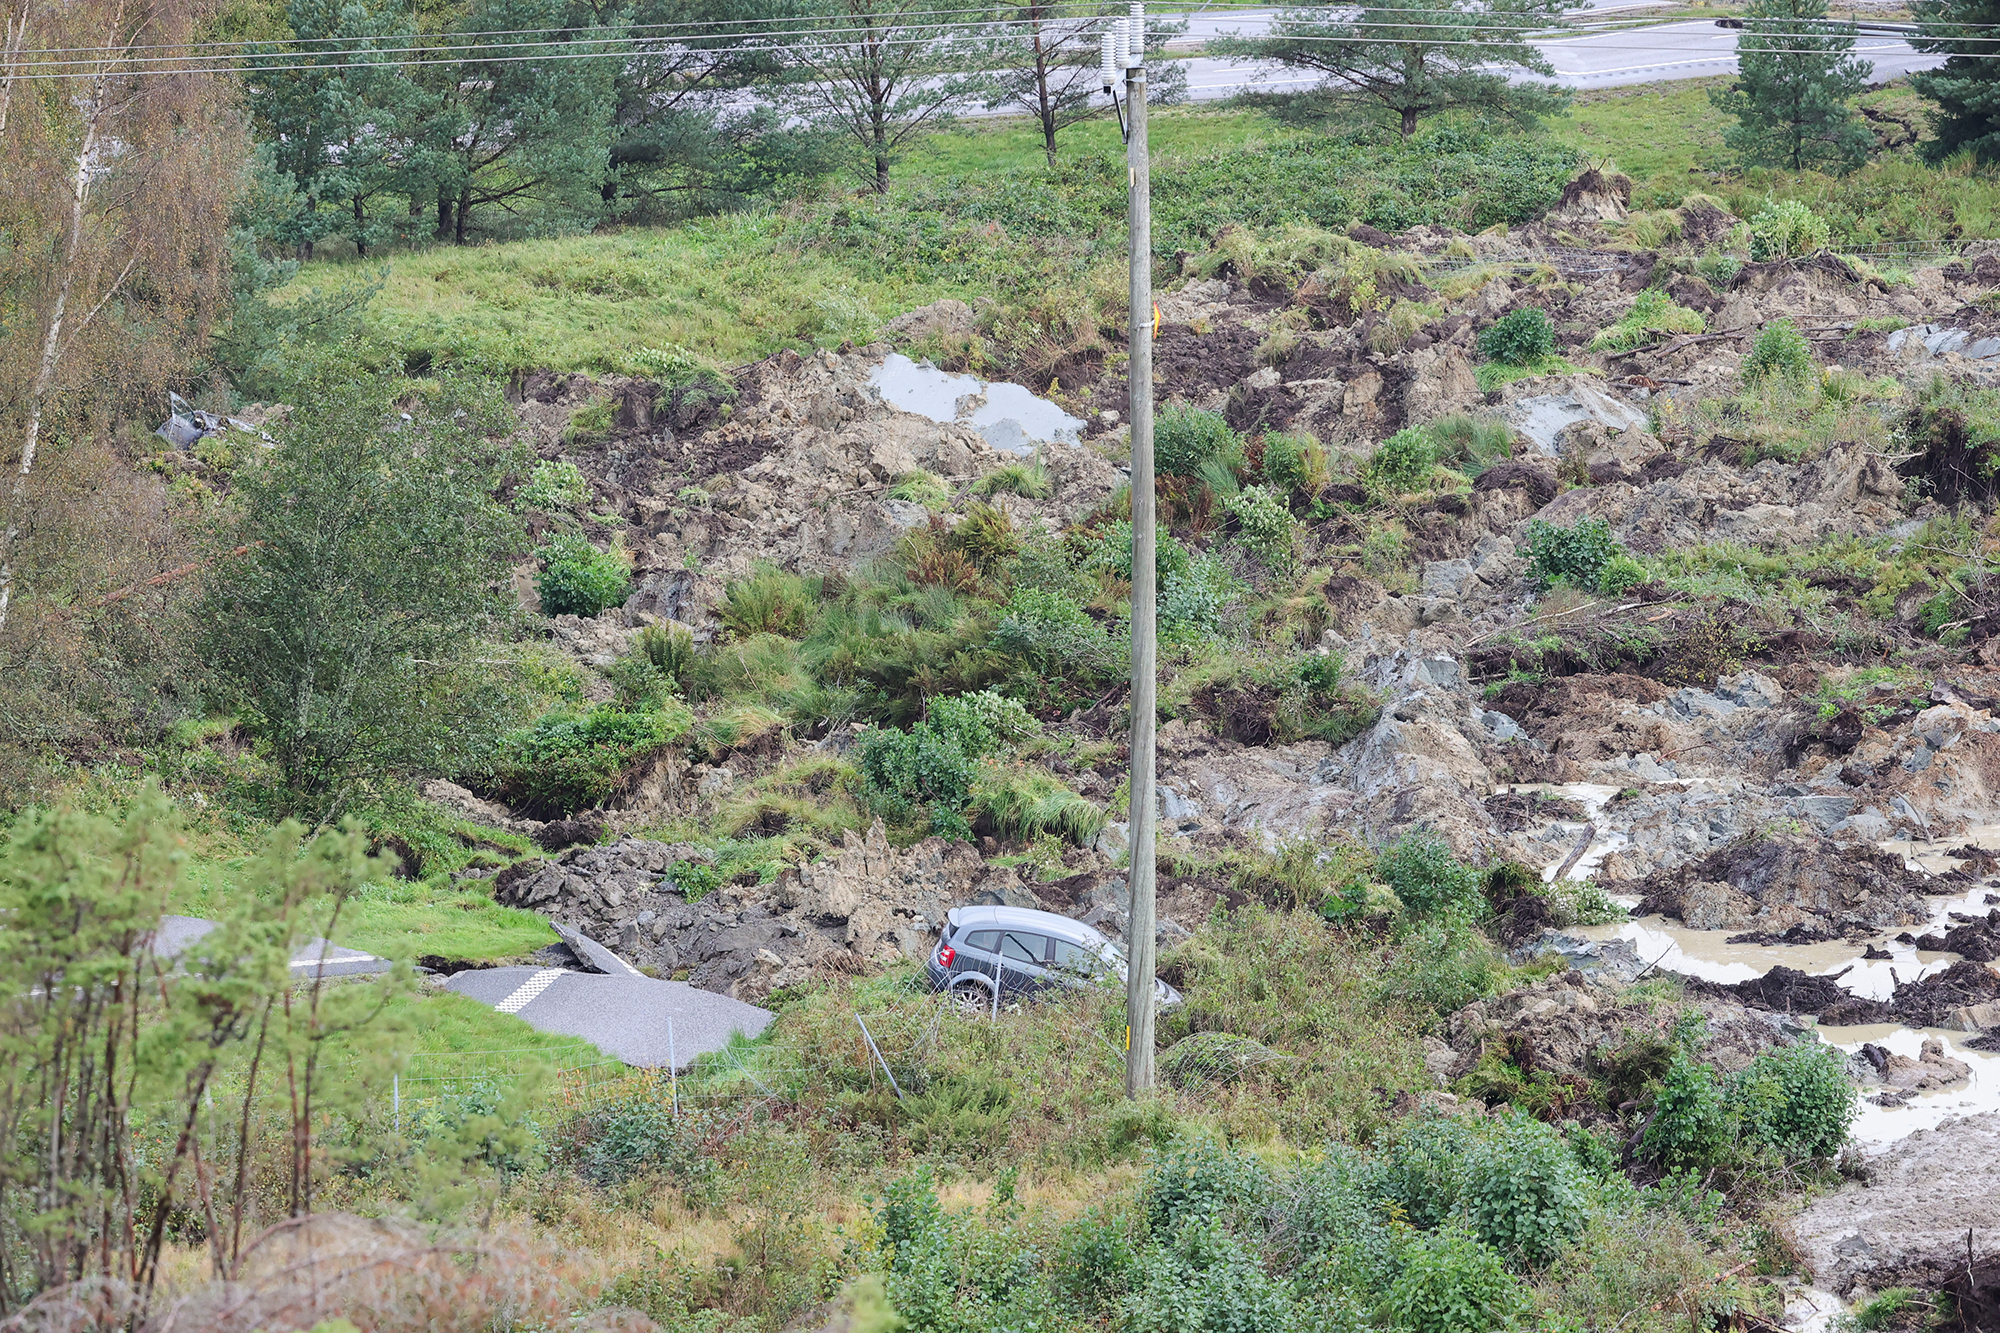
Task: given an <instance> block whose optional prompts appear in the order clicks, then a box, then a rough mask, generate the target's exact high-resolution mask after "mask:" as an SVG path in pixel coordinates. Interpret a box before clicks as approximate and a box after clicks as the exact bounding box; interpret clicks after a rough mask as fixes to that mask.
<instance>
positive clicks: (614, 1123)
mask: <svg viewBox="0 0 2000 1333" xmlns="http://www.w3.org/2000/svg"><path fill="white" fill-rule="evenodd" d="M717 1128H718V1127H717V1126H716V1125H715V1124H713V1123H711V1117H710V1115H709V1113H707V1112H704V1111H700V1110H690V1111H686V1112H683V1113H681V1114H679V1115H676V1114H675V1111H674V1107H673V1105H672V1104H671V1103H669V1102H662V1101H661V1100H660V1099H659V1097H658V1096H657V1095H655V1094H652V1093H650V1092H648V1093H642V1094H637V1095H633V1096H629V1097H626V1098H624V1099H622V1100H619V1101H616V1102H612V1103H611V1104H609V1105H607V1106H601V1107H596V1108H593V1109H592V1110H589V1111H584V1112H581V1113H579V1114H577V1115H575V1116H572V1117H570V1118H569V1119H568V1120H566V1121H564V1122H563V1123H562V1124H561V1126H560V1127H559V1128H558V1130H557V1132H556V1134H555V1135H554V1136H553V1137H554V1143H553V1144H552V1149H553V1150H552V1151H551V1153H550V1157H551V1158H552V1159H553V1160H554V1162H555V1163H556V1164H557V1165H560V1166H565V1167H568V1168H569V1169H570V1170H572V1171H574V1172H576V1174H578V1175H579V1176H581V1177H583V1178H584V1179H585V1180H588V1181H589V1182H590V1183H591V1184H593V1185H600V1186H613V1185H622V1184H624V1183H625V1182H626V1181H628V1180H631V1179H632V1178H633V1177H635V1176H638V1175H641V1174H643V1173H645V1172H660V1173H662V1174H664V1175H666V1176H668V1177H669V1178H671V1179H672V1180H674V1181H675V1183H677V1184H679V1185H680V1186H681V1187H682V1188H683V1189H689V1188H698V1187H700V1186H702V1185H703V1184H705V1183H706V1182H707V1181H708V1180H709V1179H710V1178H711V1177H712V1176H713V1174H714V1170H715V1166H716V1160H715V1156H714V1154H713V1153H710V1152H707V1151H705V1150H704V1148H705V1145H706V1143H707V1141H708V1138H709V1136H710V1135H712V1134H714V1133H715V1132H716V1130H717Z"/></svg>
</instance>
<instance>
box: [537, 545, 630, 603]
mask: <svg viewBox="0 0 2000 1333" xmlns="http://www.w3.org/2000/svg"><path fill="white" fill-rule="evenodd" d="M537 554H538V555H540V556H541V558H542V571H541V573H540V574H538V575H536V577H535V590H536V591H537V592H538V593H540V594H541V598H542V610H543V611H544V612H546V613H547V614H549V615H552V616H594V615H596V614H597V613H598V612H600V611H602V610H604V609H605V608H607V607H613V606H622V605H624V602H625V599H626V598H627V597H630V596H631V595H632V573H631V571H630V570H629V569H627V568H626V567H625V562H624V561H623V560H620V559H619V558H618V557H617V556H616V555H614V554H613V553H611V552H610V551H600V550H598V549H597V548H596V547H594V546H592V545H591V544H590V543H589V542H587V541H585V540H584V539H583V538H581V537H579V536H576V535H574V534H572V533H562V534H559V535H557V536H555V537H553V538H551V539H550V541H549V543H548V545H546V546H544V547H542V549H541V550H540V551H539V552H537Z"/></svg>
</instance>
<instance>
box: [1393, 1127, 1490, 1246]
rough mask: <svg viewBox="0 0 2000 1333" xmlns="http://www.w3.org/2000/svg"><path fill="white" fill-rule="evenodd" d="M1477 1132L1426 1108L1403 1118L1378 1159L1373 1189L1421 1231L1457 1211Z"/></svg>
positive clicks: (1440, 1223)
mask: <svg viewBox="0 0 2000 1333" xmlns="http://www.w3.org/2000/svg"><path fill="white" fill-rule="evenodd" d="M1476 1142H1477V1136H1476V1134H1475V1133H1474V1131H1473V1126H1472V1122H1471V1121H1469V1120H1467V1119H1466V1118H1465V1117H1463V1116H1455V1115H1445V1114H1444V1113H1442V1112H1440V1111H1436V1110H1425V1111H1423V1112H1420V1113H1419V1114H1417V1115H1413V1116H1410V1117H1409V1118H1408V1119H1406V1120H1404V1121H1403V1122H1402V1124H1401V1126H1400V1127H1399V1132H1398V1133H1397V1135H1396V1137H1395V1140H1394V1141H1393V1142H1392V1143H1391V1144H1390V1145H1389V1151H1388V1153H1387V1155H1385V1156H1384V1157H1383V1159H1382V1162H1381V1167H1380V1175H1379V1178H1378V1180H1377V1182H1376V1188H1378V1189H1379V1190H1381V1191H1382V1193H1383V1195H1384V1196H1385V1197H1387V1198H1388V1199H1390V1200H1392V1201H1394V1202H1395V1203H1396V1204H1397V1205H1398V1206H1399V1207H1400V1208H1401V1209H1402V1210H1403V1215H1404V1216H1405V1217H1407V1218H1408V1219H1409V1222H1410V1225H1411V1226H1413V1227H1416V1228H1418V1229H1419V1230H1421V1231H1430V1230H1432V1229H1434V1228H1436V1227H1439V1226H1442V1225H1443V1224H1444V1222H1445V1221H1446V1219H1448V1218H1449V1217H1451V1215H1452V1214H1453V1213H1455V1212H1457V1211H1458V1200H1459V1193H1460V1191H1461V1190H1463V1189H1464V1187H1465V1178H1466V1167H1467V1165H1468V1163H1469V1162H1470V1159H1471V1155H1472V1150H1473V1146H1474V1144H1475V1143H1476Z"/></svg>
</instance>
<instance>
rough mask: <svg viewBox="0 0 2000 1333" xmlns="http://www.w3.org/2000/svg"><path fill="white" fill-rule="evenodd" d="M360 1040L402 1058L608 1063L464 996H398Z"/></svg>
mask: <svg viewBox="0 0 2000 1333" xmlns="http://www.w3.org/2000/svg"><path fill="white" fill-rule="evenodd" d="M358 1040H361V1041H364V1042H368V1043H370V1044H375V1043H386V1044H390V1045H393V1047H394V1048H395V1050H396V1051H397V1052H398V1053H399V1054H402V1055H412V1056H426V1055H474V1054H486V1053H491V1052H500V1053H504V1054H507V1055H512V1056H522V1057H534V1056H541V1057H544V1058H555V1057H561V1058H563V1059H564V1060H565V1061H568V1062H574V1061H576V1060H577V1059H579V1058H596V1059H608V1058H609V1057H607V1056H605V1055H604V1054H603V1053H602V1052H600V1051H599V1050H598V1049H597V1048H596V1047H595V1046H593V1045H591V1044H590V1043H589V1042H587V1041H585V1040H584V1039H583V1038H581V1037H564V1036H559V1035H557V1034H555V1033H549V1032H537V1031H536V1030H535V1029H533V1028H531V1027H529V1026H528V1025H527V1023H526V1022H524V1021H523V1020H521V1019H519V1018H516V1017H515V1016H514V1015H513V1014H503V1013H499V1012H497V1011H496V1010H495V1009H494V1008H493V1007H492V1006H491V1005H487V1004H482V1003H480V1002H479V1001H478V1000H475V999H472V998H471V997H469V996H465V995H454V994H452V993H451V992H450V991H443V992H440V993H438V994H436V995H398V996H396V997H395V998H394V999H393V1000H391V1001H390V1002H389V1004H388V1007H387V1008H385V1009H384V1010H383V1012H382V1017H381V1019H380V1020H379V1022H378V1023H377V1024H376V1026H375V1027H373V1028H369V1029H364V1030H363V1031H362V1032H361V1033H360V1034H359V1036H358Z"/></svg>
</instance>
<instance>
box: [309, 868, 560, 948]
mask: <svg viewBox="0 0 2000 1333" xmlns="http://www.w3.org/2000/svg"><path fill="white" fill-rule="evenodd" d="M336 933H337V934H338V935H339V936H340V939H339V940H338V941H336V942H337V943H340V944H345V945H347V946H349V947H350V948H354V949H366V950H367V951H368V952H369V953H373V954H379V955H381V956H382V957H384V958H396V959H404V958H411V959H414V958H421V957H422V956H424V955H425V954H437V955H438V956H440V957H443V958H464V959H469V960H473V961H478V962H485V961H489V960H495V959H502V958H520V957H523V956H525V955H527V954H531V953H533V952H534V951H535V950H537V949H539V948H541V947H543V946H544V945H548V944H554V943H555V942H556V933H555V931H553V930H551V929H550V928H549V923H548V921H547V919H546V918H544V917H542V916H540V915H538V914H537V913H534V912H527V911H522V910H521V909H519V908H514V907H502V906H500V904H498V903H496V902H494V901H493V899H492V897H491V896H490V895H489V891H488V890H487V889H486V888H485V887H484V886H483V885H478V886H475V887H472V888H469V889H453V888H450V887H445V886H437V885H432V884H429V883H427V882H424V881H417V882H414V883H412V882H405V881H402V880H395V881H391V882H390V883H387V884H371V885H369V886H368V887H367V888H366V889H364V890H362V892H361V893H360V894H358V895H356V897H355V900H354V901H353V902H352V903H350V904H349V905H348V908H347V910H346V911H345V912H344V913H342V924H341V927H340V928H339V929H338V930H337V932H336Z"/></svg>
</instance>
